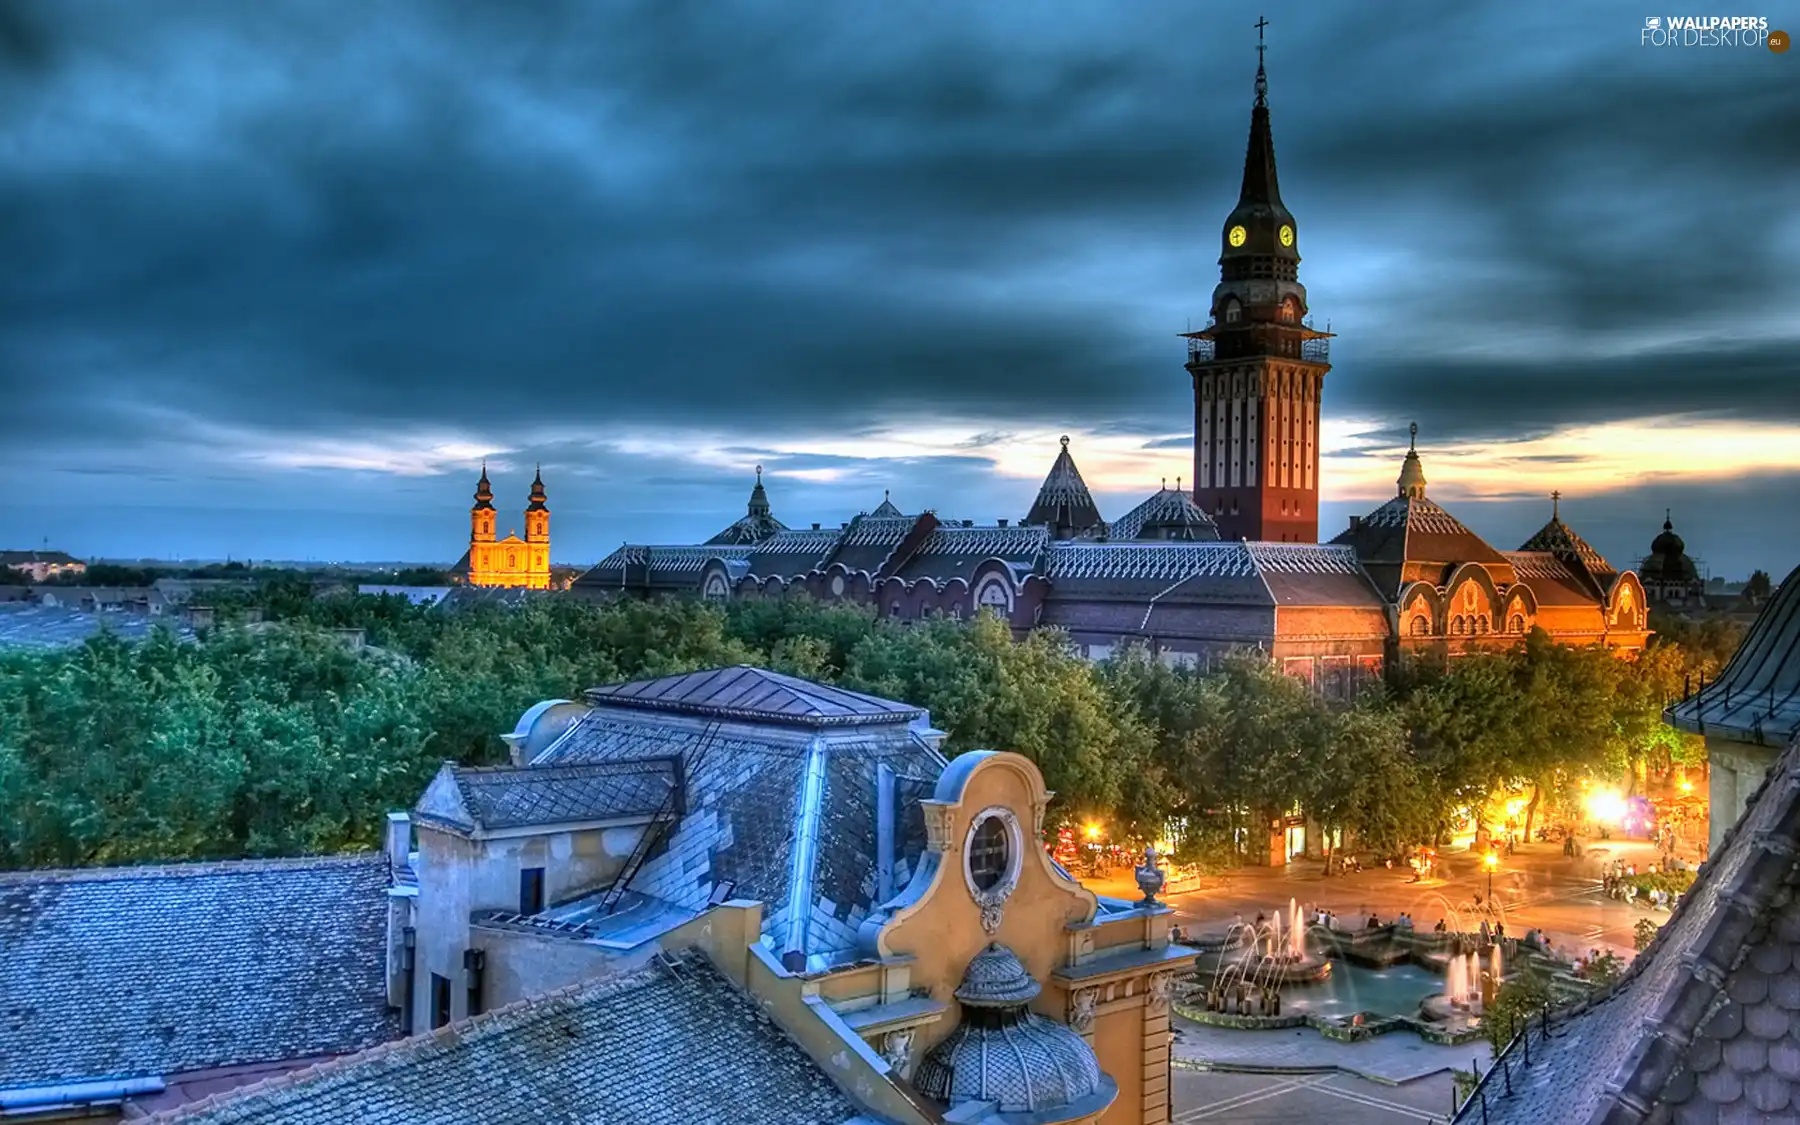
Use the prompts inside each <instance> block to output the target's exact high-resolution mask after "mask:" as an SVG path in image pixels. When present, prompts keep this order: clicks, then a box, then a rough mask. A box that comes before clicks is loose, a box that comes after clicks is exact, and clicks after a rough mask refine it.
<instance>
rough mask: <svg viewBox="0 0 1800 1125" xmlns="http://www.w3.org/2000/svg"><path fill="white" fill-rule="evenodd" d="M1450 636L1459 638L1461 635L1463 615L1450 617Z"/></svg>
mask: <svg viewBox="0 0 1800 1125" xmlns="http://www.w3.org/2000/svg"><path fill="white" fill-rule="evenodd" d="M1450 635H1451V636H1455V637H1460V636H1462V635H1463V615H1462V614H1460V613H1459V614H1457V615H1456V616H1455V617H1452V618H1451V619H1450Z"/></svg>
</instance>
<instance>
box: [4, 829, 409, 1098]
mask: <svg viewBox="0 0 1800 1125" xmlns="http://www.w3.org/2000/svg"><path fill="white" fill-rule="evenodd" d="M387 888H388V864H387V860H386V858H385V857H383V856H380V855H374V854H371V855H357V856H326V857H318V858H312V859H292V860H254V861H241V862H233V863H207V864H181V865H175V866H165V867H135V868H134V867H100V868H91V869H86V870H80V871H27V872H16V873H11V874H0V949H4V950H5V951H6V952H5V956H3V957H0V1089H9V1088H16V1087H22V1086H38V1085H50V1084H63V1083H75V1082H87V1081H96V1080H101V1079H112V1078H134V1077H166V1076H169V1075H173V1074H178V1073H181V1072H185V1071H195V1070H208V1069H212V1068H216V1067H225V1066H238V1065H245V1064H251V1063H268V1062H277V1061H285V1060H290V1059H301V1058H309V1057H312V1058H316V1057H318V1056H320V1055H330V1054H338V1053H344V1052H349V1051H357V1050H361V1049H362V1048H364V1047H368V1046H370V1045H372V1044H375V1043H379V1042H381V1041H382V1040H384V1039H388V1038H391V1037H393V1036H395V1035H397V1034H398V1033H399V1025H398V1020H397V1017H396V1016H395V1015H394V1013H392V1012H391V1011H390V1010H389V1008H388V1006H387V968H386V960H385V957H386V935H387V914H388V897H387Z"/></svg>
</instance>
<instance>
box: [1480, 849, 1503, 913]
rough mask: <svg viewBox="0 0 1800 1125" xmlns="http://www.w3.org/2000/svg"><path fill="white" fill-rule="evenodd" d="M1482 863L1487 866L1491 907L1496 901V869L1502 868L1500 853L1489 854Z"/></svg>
mask: <svg viewBox="0 0 1800 1125" xmlns="http://www.w3.org/2000/svg"><path fill="white" fill-rule="evenodd" d="M1481 862H1482V863H1484V864H1486V865H1487V872H1488V903H1489V905H1492V904H1493V901H1494V868H1496V867H1499V866H1500V853H1499V852H1489V853H1488V854H1487V855H1486V856H1484V857H1483V858H1482V861H1481Z"/></svg>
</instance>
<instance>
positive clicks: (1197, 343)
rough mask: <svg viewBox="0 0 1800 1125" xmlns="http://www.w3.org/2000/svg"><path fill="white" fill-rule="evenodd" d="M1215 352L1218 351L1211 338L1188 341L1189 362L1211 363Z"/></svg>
mask: <svg viewBox="0 0 1800 1125" xmlns="http://www.w3.org/2000/svg"><path fill="white" fill-rule="evenodd" d="M1215 354H1217V353H1216V352H1215V350H1214V347H1213V342H1212V341H1211V340H1189V341H1188V362H1189V363H1211V362H1212V361H1213V356H1214V355H1215Z"/></svg>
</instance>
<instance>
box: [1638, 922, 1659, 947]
mask: <svg viewBox="0 0 1800 1125" xmlns="http://www.w3.org/2000/svg"><path fill="white" fill-rule="evenodd" d="M1660 928H1661V927H1659V926H1658V925H1657V924H1656V923H1655V922H1652V921H1651V920H1650V919H1648V918H1639V919H1638V920H1637V925H1635V926H1633V927H1632V928H1631V941H1632V945H1634V946H1635V947H1636V948H1637V951H1638V952H1639V953H1642V952H1643V951H1644V950H1646V949H1648V948H1650V943H1651V942H1652V941H1655V940H1656V931H1657V930H1658V929H1660Z"/></svg>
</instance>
